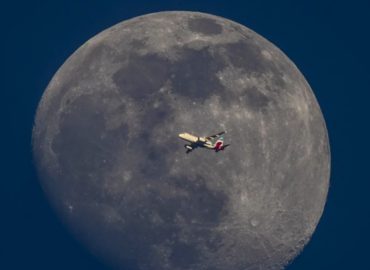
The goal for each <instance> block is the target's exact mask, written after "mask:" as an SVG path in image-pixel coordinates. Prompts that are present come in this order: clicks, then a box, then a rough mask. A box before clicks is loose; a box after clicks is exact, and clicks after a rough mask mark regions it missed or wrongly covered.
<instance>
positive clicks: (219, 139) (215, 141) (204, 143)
mask: <svg viewBox="0 0 370 270" xmlns="http://www.w3.org/2000/svg"><path fill="white" fill-rule="evenodd" d="M224 134H225V131H222V132H220V133H217V134H215V135H211V136H207V137H199V136H194V135H192V134H189V133H180V134H179V137H180V138H181V139H183V140H184V141H187V142H189V144H185V145H184V147H185V148H186V154H188V153H190V152H191V151H193V150H194V149H195V148H197V147H203V148H207V149H213V150H215V152H216V153H217V152H219V151H221V150H224V149H225V148H226V147H228V146H229V145H230V144H224V136H223V135H224Z"/></svg>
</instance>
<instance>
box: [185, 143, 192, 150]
mask: <svg viewBox="0 0 370 270" xmlns="http://www.w3.org/2000/svg"><path fill="white" fill-rule="evenodd" d="M185 148H186V149H189V150H193V147H191V146H190V145H187V144H186V145H185Z"/></svg>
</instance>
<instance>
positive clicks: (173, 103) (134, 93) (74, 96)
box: [33, 12, 330, 270]
mask: <svg viewBox="0 0 370 270" xmlns="http://www.w3.org/2000/svg"><path fill="white" fill-rule="evenodd" d="M220 130H226V131H227V136H226V139H227V140H228V142H230V143H231V144H232V147H229V148H228V149H227V151H223V152H222V153H219V154H216V153H214V152H211V151H205V150H198V151H194V153H192V154H189V155H186V154H184V148H183V147H182V146H183V142H180V141H179V139H178V138H177V135H178V134H179V133H181V132H183V131H187V132H191V133H193V134H198V135H203V136H205V135H207V133H208V134H209V135H211V134H214V133H216V132H217V131H220ZM33 152H34V160H35V164H36V166H37V169H38V172H39V177H40V180H41V183H42V186H43V188H44V190H45V192H46V193H47V195H48V197H49V199H50V201H51V203H52V204H53V206H54V207H55V208H56V210H57V212H58V214H59V215H60V217H61V218H62V219H63V220H64V221H65V222H66V224H67V226H68V227H69V228H70V229H71V230H72V231H73V233H74V235H76V237H77V238H78V239H79V240H81V241H82V242H83V243H84V244H86V246H88V248H89V249H90V250H91V251H92V252H93V253H94V254H97V255H99V256H101V257H103V259H104V260H106V261H107V263H109V264H112V265H113V266H115V267H119V268H125V266H126V265H127V264H128V263H130V264H132V266H133V269H142V270H150V269H152V270H160V269H173V270H175V269H179V270H182V269H193V270H195V269H215V270H223V269H225V270H226V269H234V270H238V269H240V270H241V269H248V270H257V269H281V268H282V267H284V266H285V265H286V264H287V263H288V262H289V261H291V260H292V259H293V258H294V257H295V256H296V255H297V254H298V253H299V252H300V251H301V250H302V248H303V246H304V245H305V244H306V243H307V241H308V240H309V239H310V237H311V234H312V233H313V231H314V230H315V227H316V225H317V222H318V220H319V218H320V217H321V214H322V211H323V207H324V205H325V202H326V195H327V192H328V186H329V174H330V150H329V145H328V137H327V131H326V127H325V123H324V119H323V117H322V115H321V111H320V108H319V106H318V104H317V102H316V99H315V97H314V95H313V93H312V91H311V89H310V87H309V85H308V84H307V82H306V81H305V79H304V77H303V76H302V74H300V72H299V71H298V69H297V68H296V67H295V65H294V64H293V63H292V62H291V61H290V60H289V59H288V58H287V57H286V56H285V55H284V54H283V53H282V52H281V51H280V50H279V49H277V48H276V47H275V46H274V45H272V44H271V43H270V42H268V41H267V40H265V39H263V38H262V37H261V36H259V35H258V34H256V33H254V32H252V31H251V30H249V29H247V28H246V27H243V26H241V25H240V24H236V23H233V22H231V21H228V20H226V19H223V18H220V17H216V16H211V15H208V14H205V13H196V12H161V13H155V14H150V15H146V16H140V17H137V18H134V19H131V20H128V21H125V22H122V23H120V24H117V25H115V26H113V27H111V28H109V29H107V30H105V31H104V32H102V33H100V34H98V35H97V36H95V37H94V38H92V39H90V40H89V41H87V42H86V43H85V44H84V45H83V46H82V47H80V48H79V49H78V50H77V51H76V52H75V53H74V54H73V55H72V56H71V57H70V58H68V59H67V61H66V62H65V63H64V64H63V66H62V67H61V68H60V69H59V70H58V72H57V73H56V74H55V75H54V77H53V79H52V80H51V82H50V84H49V85H48V87H47V89H46V90H45V93H44V95H43V97H42V100H41V101H40V105H39V108H38V110H37V115H36V119H35V126H34V130H33Z"/></svg>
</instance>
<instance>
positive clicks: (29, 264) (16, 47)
mask: <svg viewBox="0 0 370 270" xmlns="http://www.w3.org/2000/svg"><path fill="white" fill-rule="evenodd" d="M13 2H14V3H12V4H5V5H4V4H3V5H2V6H1V8H0V10H1V16H0V20H1V26H2V27H1V32H2V33H1V52H2V53H1V58H0V59H1V81H2V87H1V88H0V91H1V99H0V100H1V110H2V113H1V116H2V117H3V119H4V120H3V121H2V125H1V127H2V130H1V136H2V138H3V139H2V141H3V143H2V149H1V153H2V156H1V160H2V161H1V172H2V173H1V179H0V191H1V194H0V202H1V204H0V205H1V209H2V215H1V217H2V218H1V222H0V232H1V234H0V236H1V237H0V269H72V268H73V269H107V268H106V267H104V265H103V264H102V263H101V262H99V261H98V259H96V258H95V257H93V256H92V255H91V254H90V253H89V252H88V251H87V250H86V249H85V248H84V247H83V246H82V245H80V244H79V242H78V241H77V240H75V239H74V238H73V237H72V236H71V235H70V234H69V232H68V231H67V230H66V229H65V227H64V226H63V224H62V223H61V222H60V221H59V220H58V218H57V217H56V215H55V214H54V212H53V210H52V209H51V208H50V206H49V204H48V202H47V200H46V197H45V195H44V193H43V191H42V190H41V187H40V185H39V182H38V179H37V176H36V172H35V168H34V164H33V161H32V152H31V134H32V125H33V120H34V115H35V111H36V108H37V104H38V102H39V100H40V98H41V96H42V93H43V91H44V89H45V88H46V86H47V84H48V83H49V81H50V80H51V78H52V76H53V75H54V73H55V72H56V71H57V69H58V68H59V67H60V66H61V65H62V64H63V62H64V61H65V60H66V58H67V57H68V56H70V55H71V54H72V53H73V52H74V51H75V50H76V49H77V48H78V47H79V46H81V45H82V44H83V43H84V42H85V41H87V40H88V39H89V38H91V37H93V36H94V35H96V34H97V33H99V32H100V31H102V30H104V29H106V28H108V27H110V26H112V25H114V24H116V23H118V22H120V21H123V20H126V19H129V18H132V17H135V16H138V15H143V14H146V13H151V12H157V11H164V10H189V11H201V12H207V13H211V14H215V15H219V16H222V17H225V18H228V19H231V20H233V21H236V22H238V23H241V24H243V25H245V26H247V27H249V28H251V29H252V30H254V31H256V32H257V33H259V34H260V35H262V36H263V37H265V38H267V39H268V40H270V41H271V42H272V43H274V44H275V45H276V46H278V47H279V48H280V49H281V50H282V51H283V52H285V54H286V55H287V56H288V57H289V58H290V59H292V60H293V62H294V63H295V64H296V65H297V67H298V68H299V69H300V71H301V72H302V73H303V74H304V76H305V77H306V79H307V81H308V82H309V84H310V86H311V87H312V89H313V91H314V93H315V95H316V98H317V100H318V102H319V104H320V106H321V109H322V112H323V114H324V117H325V120H326V124H327V128H328V132H329V140H330V147H331V158H332V159H331V162H332V170H331V185H330V190H329V195H328V201H327V204H326V207H325V210H324V214H323V216H322V218H321V220H320V223H319V225H318V227H317V230H316V232H315V233H314V235H313V237H312V239H311V241H310V242H309V244H308V245H307V246H306V248H305V249H304V251H303V252H302V253H301V254H300V255H299V256H298V257H297V258H296V260H294V261H293V263H292V264H291V265H290V266H289V267H288V268H287V269H289V270H298V269H299V270H304V269H310V270H312V269H370V266H369V265H370V264H369V259H368V257H369V254H370V248H369V246H370V200H369V197H370V177H369V167H370V165H369V164H368V162H369V161H370V159H369V154H370V152H369V150H370V149H369V135H370V134H369V124H370V120H369V116H370V113H369V112H368V108H369V104H370V102H369V98H370V74H369V73H370V68H369V62H370V54H369V48H370V28H369V27H370V16H369V10H370V2H369V1H357V0H353V1H343V3H342V2H341V1H297V0H295V1H272V0H271V1H258V0H254V1H232V0H229V1H221V0H198V1H191V0H181V1H180V0H171V1H154V0H151V1H124V0H121V1H92V0H90V1H78V0H75V1H67V0H65V1H13ZM366 2H367V3H366ZM4 82H5V83H4ZM127 269H130V267H129V266H128V267H127ZM230 270H232V269H230Z"/></svg>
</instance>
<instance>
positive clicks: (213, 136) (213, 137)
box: [206, 131, 225, 140]
mask: <svg viewBox="0 0 370 270" xmlns="http://www.w3.org/2000/svg"><path fill="white" fill-rule="evenodd" d="M222 134H225V131H221V132H220V133H217V134H215V135H210V136H208V137H206V139H208V140H210V139H215V138H218V137H220V136H221V135H222Z"/></svg>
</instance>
